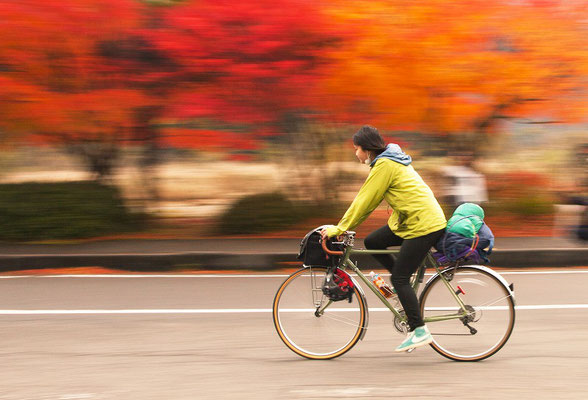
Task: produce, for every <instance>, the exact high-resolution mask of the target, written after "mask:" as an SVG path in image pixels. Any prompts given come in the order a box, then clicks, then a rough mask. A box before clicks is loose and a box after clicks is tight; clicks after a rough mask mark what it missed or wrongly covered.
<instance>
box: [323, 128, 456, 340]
mask: <svg viewBox="0 0 588 400" xmlns="http://www.w3.org/2000/svg"><path fill="white" fill-rule="evenodd" d="M353 147H354V148H355V155H356V157H357V158H358V159H359V161H360V162H361V163H364V164H367V165H369V166H370V168H371V170H370V173H369V175H368V177H367V179H366V181H365V183H364V184H363V186H362V187H361V189H360V190H359V193H358V194H357V196H356V197H355V200H353V202H352V203H351V206H349V209H348V210H347V212H346V213H345V215H344V216H343V218H342V219H341V221H339V223H338V224H337V225H336V226H330V227H329V228H327V229H324V230H323V231H322V232H321V234H322V236H323V239H325V238H326V237H333V236H337V235H340V234H342V233H343V232H345V231H347V230H351V229H353V228H355V227H356V226H357V225H359V224H361V223H362V222H363V221H364V220H365V219H366V218H367V217H368V216H369V215H370V213H371V212H372V211H374V209H375V208H376V207H377V206H378V205H379V204H380V203H381V202H382V200H386V202H387V203H388V204H389V205H390V207H391V208H392V209H393V212H392V215H391V216H390V218H389V220H388V223H387V224H386V225H384V226H383V227H381V228H379V229H377V230H375V231H374V232H372V233H370V234H369V235H368V236H367V237H366V238H365V240H364V243H365V246H366V248H368V249H386V248H387V247H390V246H401V247H400V252H399V254H398V256H397V258H394V257H392V256H391V255H388V254H380V255H374V257H375V258H376V259H377V260H378V262H380V263H381V264H382V265H383V266H384V267H385V268H386V269H388V270H389V271H390V273H391V274H392V278H391V279H392V285H393V286H394V289H395V290H396V293H397V294H398V299H399V300H400V303H401V304H402V307H403V308H404V311H405V312H406V315H407V317H408V324H409V334H408V336H407V338H406V339H405V340H404V341H403V342H402V343H401V344H400V345H399V346H398V347H397V348H396V351H406V350H410V349H412V348H415V347H419V346H423V345H425V344H428V343H431V342H432V341H433V337H432V336H431V333H430V332H429V330H428V328H427V327H426V325H425V323H424V322H423V318H422V315H421V312H420V308H419V302H418V299H417V296H416V293H415V292H414V290H413V288H412V286H411V285H410V277H411V276H412V274H413V273H414V272H415V271H416V269H417V268H418V267H419V265H420V264H421V262H422V261H423V259H424V258H425V256H426V255H427V252H428V251H429V250H430V249H431V247H432V246H433V245H434V244H435V243H436V242H437V241H438V240H439V238H441V236H442V235H443V232H444V230H445V226H446V225H447V221H446V219H445V215H444V214H443V210H442V209H441V206H440V205H439V203H438V202H437V199H435V196H434V194H433V192H432V191H431V189H430V188H429V186H427V184H426V183H425V182H424V181H423V179H422V178H421V177H420V175H419V174H418V173H417V172H416V171H415V169H414V168H413V167H412V165H411V163H412V158H411V157H410V156H409V155H408V154H406V153H404V152H403V151H402V149H401V148H400V146H398V145H397V144H394V143H390V144H388V145H386V143H385V142H384V139H383V138H382V137H381V136H380V133H379V132H378V130H377V129H376V128H374V127H371V126H367V125H366V126H363V127H362V128H361V129H360V130H359V131H358V132H357V133H356V134H355V135H353Z"/></svg>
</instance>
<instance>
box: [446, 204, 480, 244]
mask: <svg viewBox="0 0 588 400" xmlns="http://www.w3.org/2000/svg"><path fill="white" fill-rule="evenodd" d="M483 224H484V210H483V209H482V207H480V206H479V205H477V204H474V203H464V204H462V205H460V206H459V207H457V208H456V209H455V211H454V213H453V215H452V216H451V218H449V221H447V231H448V232H453V233H459V234H460V235H463V236H466V237H474V236H475V235H476V233H478V231H479V230H480V228H481V227H482V225H483Z"/></svg>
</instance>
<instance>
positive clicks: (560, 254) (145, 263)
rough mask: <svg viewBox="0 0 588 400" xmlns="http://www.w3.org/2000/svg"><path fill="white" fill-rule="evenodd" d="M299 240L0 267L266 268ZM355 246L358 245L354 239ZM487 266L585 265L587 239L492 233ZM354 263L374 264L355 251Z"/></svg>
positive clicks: (9, 261) (157, 247)
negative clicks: (512, 235) (493, 244)
mask: <svg viewBox="0 0 588 400" xmlns="http://www.w3.org/2000/svg"><path fill="white" fill-rule="evenodd" d="M299 244H300V239H299V238H296V239H276V238H207V239H190V240H188V239H119V240H92V241H83V242H78V243H74V244H18V243H16V244H12V243H6V242H4V243H0V272H5V271H16V270H24V269H42V268H67V267H84V266H99V267H105V268H114V269H122V270H129V271H153V272H156V271H170V270H223V269H231V270H234V269H244V270H270V269H276V268H284V267H290V268H291V267H295V266H298V265H300V262H299V261H297V260H296V255H297V253H298V249H299ZM356 247H357V248H359V247H363V241H362V240H357V241H356ZM490 260H491V264H490V265H491V266H496V267H512V268H525V267H566V266H588V243H586V242H579V241H575V240H571V239H568V238H552V237H508V238H500V237H499V238H497V239H496V245H495V249H494V252H493V254H492V256H491V257H490ZM358 261H359V265H363V266H365V265H373V264H374V261H373V259H372V258H371V257H370V256H359V257H358Z"/></svg>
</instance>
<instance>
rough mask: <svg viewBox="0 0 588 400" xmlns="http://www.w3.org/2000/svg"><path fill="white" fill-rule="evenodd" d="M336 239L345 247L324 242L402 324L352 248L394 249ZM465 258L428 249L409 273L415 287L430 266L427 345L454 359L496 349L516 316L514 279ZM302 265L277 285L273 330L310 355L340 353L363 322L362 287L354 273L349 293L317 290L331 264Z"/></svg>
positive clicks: (350, 235)
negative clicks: (440, 258) (341, 297)
mask: <svg viewBox="0 0 588 400" xmlns="http://www.w3.org/2000/svg"><path fill="white" fill-rule="evenodd" d="M343 236H344V239H343V240H342V241H340V242H334V243H333V244H337V245H340V246H342V248H343V250H339V251H334V250H332V249H329V248H327V244H326V241H322V244H321V245H322V248H323V251H324V252H325V253H326V254H328V255H329V256H330V257H337V258H339V261H338V263H336V264H335V265H336V266H337V268H339V269H340V270H343V271H344V273H347V272H346V271H345V269H346V267H347V268H349V269H350V270H351V271H353V272H354V273H355V274H356V276H357V277H358V278H359V280H360V281H361V282H363V283H364V284H365V285H367V287H368V288H369V289H370V290H371V291H372V292H373V293H374V294H375V295H376V296H377V298H378V299H379V300H380V301H381V302H382V303H383V304H384V305H385V306H386V307H387V308H388V309H389V310H390V311H391V312H392V313H393V314H394V327H395V328H396V330H398V331H399V332H401V333H406V332H407V331H408V324H407V318H406V315H405V314H404V312H403V310H402V309H401V306H400V304H399V302H398V301H397V298H396V297H393V298H391V300H392V302H394V303H397V304H396V306H394V305H393V304H391V302H390V301H389V300H388V299H387V298H386V297H385V296H384V295H383V294H382V293H381V292H380V290H379V289H378V288H377V287H376V286H375V285H374V284H373V283H372V282H371V280H370V279H369V278H368V277H366V275H364V274H363V272H362V271H361V270H360V269H359V268H358V266H357V263H354V262H353V261H351V260H350V256H353V255H357V254H391V253H393V252H395V250H366V249H354V248H353V244H354V239H355V232H346V233H345V234H344V235H343ZM464 260H465V258H463V257H462V258H460V259H459V260H457V261H454V262H450V263H449V264H447V265H446V264H440V263H439V262H437V259H436V258H435V257H434V255H433V253H432V252H430V251H429V253H428V254H427V256H426V258H425V261H424V262H423V263H422V264H421V266H419V268H418V269H417V271H416V272H415V273H414V274H413V276H412V278H411V285H412V287H413V288H414V290H415V292H416V293H417V294H418V289H419V286H420V285H421V284H422V282H423V278H424V276H425V270H426V268H427V265H428V266H429V267H432V268H434V269H435V273H434V274H433V276H432V277H431V278H429V280H428V281H427V282H426V283H425V286H424V288H423V290H422V292H421V294H420V296H419V302H420V307H421V312H422V315H423V319H424V321H425V323H426V324H428V326H429V329H430V330H431V333H432V335H433V339H434V341H433V343H431V344H430V346H431V347H433V349H434V350H435V351H436V352H437V353H439V354H441V355H442V356H444V357H447V358H449V359H451V360H455V361H480V360H483V359H486V358H488V357H490V356H492V355H493V354H495V353H496V352H498V351H499V350H500V349H501V348H502V347H503V346H504V345H505V344H506V342H507V341H508V339H509V337H510V335H511V333H512V330H513V328H514V322H515V299H514V286H513V284H510V285H509V284H508V283H507V282H506V281H505V280H504V278H503V277H502V276H500V275H499V274H498V273H496V272H494V271H493V270H491V269H490V268H488V267H485V266H482V265H464V264H463V262H464ZM330 268H333V267H325V266H308V265H303V267H302V268H301V269H300V270H298V271H296V272H294V273H293V274H291V275H290V276H289V277H288V278H286V280H285V281H284V283H282V285H281V286H280V287H279V289H278V291H277V292H276V295H275V298H274V302H273V321H274V325H275V327H276V330H277V332H278V335H279V336H280V338H281V339H282V341H283V342H284V343H285V344H286V346H287V347H288V348H289V349H290V350H292V351H293V352H295V353H296V354H298V355H300V356H302V357H306V358H309V359H316V360H325V359H332V358H335V357H339V356H341V355H343V354H345V353H346V352H348V351H349V350H351V348H353V346H355V345H356V344H357V343H358V342H359V340H362V339H363V338H364V336H365V334H366V331H367V327H368V305H367V300H366V297H365V293H364V291H363V288H362V287H361V286H360V285H359V284H358V282H357V280H356V279H354V277H353V276H351V275H350V274H348V273H347V274H348V275H349V277H348V278H349V279H351V281H352V282H353V285H352V286H353V287H352V289H351V290H353V294H352V296H351V298H350V299H349V302H348V301H332V300H329V298H328V297H327V296H325V294H324V293H323V291H322V286H323V283H324V281H325V277H326V275H327V273H328V272H329V269H330Z"/></svg>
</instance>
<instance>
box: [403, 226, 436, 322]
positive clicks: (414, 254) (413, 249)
mask: <svg viewBox="0 0 588 400" xmlns="http://www.w3.org/2000/svg"><path fill="white" fill-rule="evenodd" d="M443 231H444V229H442V230H440V231H437V232H433V233H430V234H428V235H425V236H420V237H417V238H414V239H405V240H404V242H403V243H402V246H401V247H400V252H399V253H398V257H397V258H396V262H395V263H394V269H393V271H392V285H393V286H394V289H396V293H398V299H399V300H400V304H402V307H403V308H404V311H405V312H406V316H407V318H408V325H409V326H410V330H411V331H413V330H415V329H416V328H418V327H419V326H423V325H424V322H423V317H422V315H421V312H420V308H419V301H418V299H417V296H416V293H415V292H414V289H413V288H412V286H411V285H410V277H411V276H412V274H413V273H414V272H415V271H416V270H417V268H418V267H419V265H420V264H421V263H422V261H423V260H424V258H425V256H426V255H427V252H428V251H429V250H430V249H431V247H433V245H434V244H435V243H436V242H437V241H438V240H439V238H440V237H441V235H442V234H443Z"/></svg>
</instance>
